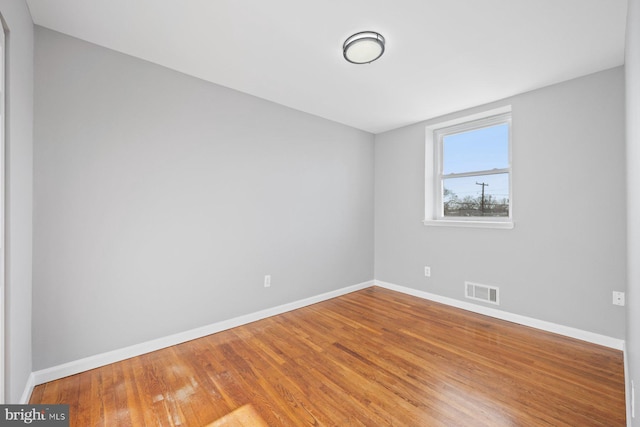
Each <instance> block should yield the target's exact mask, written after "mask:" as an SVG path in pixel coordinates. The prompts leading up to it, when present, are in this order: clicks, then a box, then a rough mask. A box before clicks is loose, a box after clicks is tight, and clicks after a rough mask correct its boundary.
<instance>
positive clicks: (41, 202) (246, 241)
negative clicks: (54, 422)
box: [33, 27, 374, 370]
mask: <svg viewBox="0 0 640 427" xmlns="http://www.w3.org/2000/svg"><path fill="white" fill-rule="evenodd" d="M35 34H36V54H35V59H36V75H35V99H36V103H35V141H36V142H35V152H34V155H35V178H34V179H35V182H34V185H35V187H34V191H35V209H34V235H35V239H34V285H33V286H34V299H33V304H34V316H33V322H34V336H33V345H34V369H35V370H38V369H43V368H47V367H51V366H54V365H58V364H61V363H65V362H69V361H73V360H76V359H79V358H82V357H86V356H90V355H93V354H98V353H102V352H105V351H109V350H114V349H118V348H122V347H125V346H129V345H132V344H138V343H141V342H144V341H146V340H150V339H154V338H158V337H164V336H166V335H169V334H173V333H178V332H181V331H185V330H188V329H191V328H195V327H199V326H203V325H207V324H211V323H214V322H217V321H221V320H226V319H229V318H231V317H234V316H238V315H242V314H247V313H251V312H255V311H257V310H260V309H265V308H270V307H273V306H276V305H278V304H283V303H287V302H291V301H295V300H298V299H302V298H305V297H310V296H314V295H318V294H320V293H323V292H328V291H331V290H335V289H339V288H343V287H345V286H349V285H355V284H358V283H361V282H364V281H368V280H371V279H373V246H374V245H373V185H372V183H373V135H371V134H369V133H365V132H362V131H359V130H355V129H353V128H349V127H346V126H343V125H340V124H336V123H334V122H330V121H327V120H324V119H320V118H318V117H314V116H311V115H308V114H305V113H301V112H298V111H295V110H291V109H288V108H285V107H282V106H279V105H276V104H273V103H270V102H267V101H264V100H260V99H257V98H254V97H251V96H248V95H246V94H242V93H239V92H236V91H232V90H229V89H227V88H224V87H220V86H217V85H214V84H211V83H207V82H204V81H201V80H198V79H195V78H192V77H188V76H186V75H183V74H180V73H177V72H174V71H171V70H168V69H165V68H162V67H159V66H157V65H154V64H151V63H148V62H144V61H141V60H138V59H135V58H132V57H128V56H125V55H122V54H119V53H116V52H113V51H110V50H107V49H104V48H101V47H98V46H96V45H92V44H89V43H85V42H82V41H80V40H77V39H74V38H70V37H67V36H64V35H61V34H58V33H55V32H52V31H49V30H46V29H43V28H40V27H36V33H35ZM256 72H259V70H258V69H256ZM265 274H271V275H272V286H271V288H268V289H266V288H264V287H263V277H264V275H265Z"/></svg>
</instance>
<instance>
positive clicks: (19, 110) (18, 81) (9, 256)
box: [0, 0, 33, 403]
mask: <svg viewBox="0 0 640 427" xmlns="http://www.w3.org/2000/svg"><path fill="white" fill-rule="evenodd" d="M0 13H2V16H3V18H4V19H5V22H6V23H7V26H8V27H9V35H8V38H7V55H8V57H7V64H6V70H7V85H6V92H7V99H6V111H7V127H6V134H5V136H6V147H5V148H6V163H5V164H6V175H5V176H6V181H7V182H6V187H5V188H6V198H5V200H6V209H5V212H6V229H5V232H6V240H5V248H6V254H5V268H6V271H5V286H6V289H5V291H6V293H5V297H6V301H5V307H6V317H5V319H6V329H5V334H6V336H5V343H6V352H5V357H6V364H5V380H6V384H5V399H6V401H7V402H9V403H18V401H19V400H20V397H21V396H22V393H23V391H24V389H25V384H26V383H27V379H28V377H29V374H31V354H32V352H31V277H32V273H31V267H32V265H31V262H32V206H33V202H32V196H33V23H32V21H31V15H30V13H29V9H28V8H27V4H26V2H25V1H24V0H18V1H16V0H0ZM3 351H5V348H4V345H3Z"/></svg>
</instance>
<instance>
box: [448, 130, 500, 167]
mask: <svg viewBox="0 0 640 427" xmlns="http://www.w3.org/2000/svg"><path fill="white" fill-rule="evenodd" d="M442 150H443V164H442V173H443V174H445V175H447V174H450V173H463V172H474V171H483V170H492V169H502V168H508V167H509V125H508V124H507V123H502V124H499V125H495V126H489V127H484V128H480V129H474V130H471V131H468V132H461V133H455V134H451V135H446V136H445V137H444V138H443V141H442Z"/></svg>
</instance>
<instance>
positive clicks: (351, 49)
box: [342, 31, 384, 64]
mask: <svg viewBox="0 0 640 427" xmlns="http://www.w3.org/2000/svg"><path fill="white" fill-rule="evenodd" d="M383 53H384V37H382V36H381V35H380V34H378V33H376V32H374V31H362V32H360V33H356V34H354V35H352V36H351V37H349V38H348V39H347V40H345V42H344V44H343V45H342V54H343V55H344V59H346V60H347V61H349V62H351V63H352V64H368V63H370V62H373V61H375V60H376V59H378V58H380V57H381V56H382V54H383Z"/></svg>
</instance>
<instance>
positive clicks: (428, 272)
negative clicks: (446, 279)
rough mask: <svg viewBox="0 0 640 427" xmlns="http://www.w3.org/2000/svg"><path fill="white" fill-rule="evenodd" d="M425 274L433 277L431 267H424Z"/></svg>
mask: <svg viewBox="0 0 640 427" xmlns="http://www.w3.org/2000/svg"><path fill="white" fill-rule="evenodd" d="M424 276H425V277H431V267H426V266H425V267H424Z"/></svg>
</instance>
